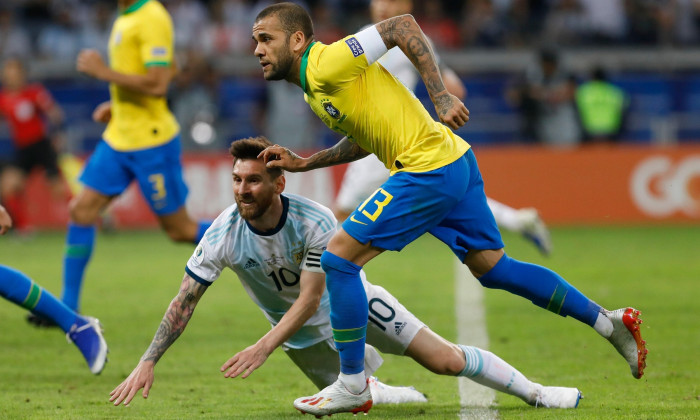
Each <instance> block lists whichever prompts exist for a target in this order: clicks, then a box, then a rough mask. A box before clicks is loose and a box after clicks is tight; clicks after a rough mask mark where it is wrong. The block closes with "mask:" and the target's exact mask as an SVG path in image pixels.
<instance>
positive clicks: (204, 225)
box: [194, 220, 211, 244]
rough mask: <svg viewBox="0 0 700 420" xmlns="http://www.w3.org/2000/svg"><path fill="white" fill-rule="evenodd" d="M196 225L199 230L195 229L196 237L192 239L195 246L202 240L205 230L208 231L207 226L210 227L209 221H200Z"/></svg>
mask: <svg viewBox="0 0 700 420" xmlns="http://www.w3.org/2000/svg"><path fill="white" fill-rule="evenodd" d="M197 225H198V226H199V228H198V229H197V236H196V237H195V238H194V243H195V244H198V243H199V241H201V240H202V238H203V237H204V234H205V233H206V232H207V229H209V226H211V221H204V220H200V221H199V222H198V223H197Z"/></svg>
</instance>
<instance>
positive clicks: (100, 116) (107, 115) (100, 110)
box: [92, 101, 112, 124]
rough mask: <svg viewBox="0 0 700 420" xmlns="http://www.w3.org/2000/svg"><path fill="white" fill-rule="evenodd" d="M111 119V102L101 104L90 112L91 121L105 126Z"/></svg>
mask: <svg viewBox="0 0 700 420" xmlns="http://www.w3.org/2000/svg"><path fill="white" fill-rule="evenodd" d="M111 119H112V102H110V101H107V102H102V103H101V104H99V105H97V108H95V110H94V111H92V120H93V121H95V122H99V123H105V124H107V123H108V122H109V120H111Z"/></svg>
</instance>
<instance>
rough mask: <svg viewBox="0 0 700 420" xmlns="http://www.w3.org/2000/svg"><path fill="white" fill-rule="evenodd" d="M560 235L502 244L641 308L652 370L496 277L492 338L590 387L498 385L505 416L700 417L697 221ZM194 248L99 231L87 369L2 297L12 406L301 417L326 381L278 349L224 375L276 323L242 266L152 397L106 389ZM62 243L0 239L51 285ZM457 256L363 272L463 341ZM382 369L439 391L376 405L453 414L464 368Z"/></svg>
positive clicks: (20, 409) (104, 414)
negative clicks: (524, 394)
mask: <svg viewBox="0 0 700 420" xmlns="http://www.w3.org/2000/svg"><path fill="white" fill-rule="evenodd" d="M553 239H554V244H555V252H554V254H553V255H552V257H551V258H543V257H540V256H539V255H538V254H537V252H536V250H535V249H534V248H532V247H531V246H530V245H529V244H528V243H526V242H525V241H524V240H523V239H521V238H520V237H517V236H515V235H505V241H506V244H507V245H508V246H507V248H506V250H507V251H508V253H509V254H510V255H511V256H513V257H515V258H518V259H521V260H526V261H531V262H535V263H541V264H545V265H547V266H548V267H550V268H552V269H554V270H555V271H557V272H559V273H560V274H562V275H563V276H564V277H565V278H566V279H567V280H569V281H570V282H571V283H573V284H574V285H576V286H577V287H578V288H579V289H580V290H582V291H583V292H584V293H586V294H587V295H588V296H590V297H592V298H593V299H595V300H596V301H597V302H598V303H600V304H601V305H603V306H605V307H608V308H610V309H615V308H617V307H622V306H626V305H634V306H636V307H638V308H639V309H641V310H642V317H643V319H644V324H642V331H643V335H644V338H645V339H646V340H647V342H648V344H649V351H650V353H649V358H648V367H647V371H646V374H645V376H644V378H643V379H642V380H635V379H633V378H632V376H631V375H630V373H629V369H628V368H627V366H626V363H625V362H624V361H623V360H622V358H621V357H620V356H618V355H617V353H616V352H615V350H614V349H613V348H612V346H610V345H609V344H608V343H607V342H606V341H605V340H603V339H601V338H600V337H598V335H597V334H596V333H595V332H594V331H593V330H592V329H590V328H588V327H586V326H584V325H581V324H580V323H578V322H577V321H575V320H573V319H568V318H561V317H558V316H555V315H553V314H550V313H548V312H546V311H544V310H542V309H539V308H537V307H535V306H534V305H532V304H531V303H529V302H527V301H525V300H523V299H521V298H518V297H515V296H512V295H510V294H508V293H506V292H503V291H494V290H486V291H485V294H486V308H487V322H488V331H489V336H490V337H489V338H490V349H491V350H492V351H494V352H495V353H496V354H498V355H500V356H501V357H503V358H504V359H506V360H507V361H509V362H510V363H511V364H513V365H514V366H516V367H517V368H519V369H520V370H521V371H522V372H523V373H525V374H526V375H527V376H528V377H529V378H530V379H532V380H535V381H538V382H540V383H543V384H549V385H560V386H576V387H578V388H580V389H581V390H582V391H583V394H584V396H585V398H584V399H583V400H582V401H581V404H580V405H579V408H578V409H576V410H567V411H562V410H546V409H535V408H532V407H529V406H527V405H526V404H524V403H522V402H521V401H520V400H518V399H517V398H514V397H511V396H507V395H499V396H498V399H497V403H498V406H497V407H496V409H497V410H498V413H499V416H500V418H502V419H542V418H551V419H555V418H556V419H561V418H576V419H692V418H700V386H699V385H698V382H699V380H700V361H699V359H700V309H699V308H700V304H698V302H699V301H700V286H699V282H700V227H697V226H690V227H644V228H641V227H640V228H632V227H624V228H623V227H605V228H558V229H555V230H554V231H553ZM192 248H193V247H190V246H187V245H175V244H172V243H170V242H169V241H168V240H167V239H166V238H165V236H164V235H163V234H162V233H160V232H119V233H117V234H113V235H106V234H99V235H98V240H97V246H96V249H95V253H94V256H93V261H92V263H91V265H90V267H89V269H88V278H87V280H86V282H85V285H84V293H83V308H82V310H83V312H84V313H86V314H89V315H94V316H96V317H98V318H100V320H101V321H102V323H103V325H104V327H105V337H106V339H107V341H108V343H109V346H110V354H109V358H110V360H109V363H108V364H107V367H106V368H105V370H104V372H103V373H102V374H101V375H100V376H93V375H91V374H90V372H89V371H88V369H87V367H86V366H85V364H84V361H83V360H82V358H81V357H80V355H79V353H78V351H77V350H76V349H75V348H74V346H73V345H71V344H67V343H66V342H65V339H64V338H63V337H62V335H61V334H60V333H59V332H58V331H56V330H39V329H35V328H32V327H30V326H29V325H27V324H26V322H25V321H24V316H25V311H24V310H22V309H21V308H18V307H16V306H15V305H12V304H10V303H8V302H3V301H0V418H3V419H4V418H8V419H16V418H17V419H48V418H56V419H109V418H119V419H130V418H135V419H136V418H138V419H142V418H148V419H190V418H234V419H286V418H289V419H301V418H302V417H300V416H301V415H300V414H299V413H298V412H296V411H295V410H294V409H293V408H292V405H291V402H292V400H293V399H294V398H296V397H298V396H301V395H305V394H307V395H308V394H310V393H313V392H315V389H314V387H313V385H312V384H311V382H310V381H308V380H307V379H306V378H305V377H304V376H303V374H301V372H299V371H298V370H297V369H296V368H295V367H294V366H293V364H292V363H291V362H290V361H289V360H287V358H286V356H284V354H283V353H282V352H281V351H279V350H278V351H276V352H274V353H273V354H272V355H271V357H270V358H269V359H268V361H267V363H266V364H265V365H264V366H263V367H262V368H260V369H259V370H258V371H256V372H255V373H254V374H253V375H252V376H251V377H249V378H247V379H245V380H241V379H233V380H231V379H224V378H223V376H222V375H221V373H219V367H220V366H221V364H222V363H223V362H224V361H225V360H226V359H228V358H229V357H230V356H232V355H233V354H234V353H236V352H237V351H239V350H241V349H243V348H245V347H246V346H248V345H250V344H252V343H254V342H255V341H256V340H257V339H258V338H259V337H260V336H261V335H262V334H263V333H264V332H265V331H266V330H267V329H268V328H269V325H268V324H267V322H266V321H265V319H264V317H263V316H262V314H261V313H260V311H259V310H258V309H257V307H255V306H254V305H253V303H252V302H251V301H250V300H249V299H248V297H247V296H246V295H245V293H244V291H243V289H242V287H241V286H240V284H239V283H238V281H237V279H236V278H235V276H234V275H233V273H231V272H230V271H229V272H225V273H224V275H223V276H222V278H221V279H220V280H219V281H218V282H217V283H215V284H214V285H213V286H212V287H211V288H210V290H209V291H208V292H207V293H206V294H205V295H204V297H203V299H202V301H201V302H200V304H199V307H198V308H197V310H196V311H195V315H194V317H193V318H192V321H191V322H190V325H189V326H188V328H187V330H186V331H185V333H184V334H183V336H182V337H181V338H180V339H179V340H178V341H177V342H176V343H175V344H174V345H173V346H172V347H171V349H170V350H169V351H168V352H167V353H166V355H165V356H164V357H163V359H162V360H161V361H160V363H159V364H158V365H157V367H156V380H155V384H154V387H153V389H152V390H151V395H150V397H149V398H148V400H144V399H142V398H141V397H140V396H137V397H136V398H135V400H134V401H133V402H132V404H131V406H130V407H114V406H112V405H111V404H110V403H109V402H108V398H109V392H110V391H111V390H112V389H113V388H114V387H115V386H116V385H117V384H119V383H120V382H121V381H122V380H123V379H124V378H125V377H126V376H127V375H128V374H129V372H131V369H132V368H133V367H134V366H135V365H136V363H137V361H138V359H139V357H140V356H141V354H142V353H143V351H144V350H145V349H146V347H147V345H148V344H149V343H150V340H151V338H152V336H153V334H154V332H155V330H156V328H157V326H158V324H159V322H160V319H161V317H162V315H163V313H164V311H165V309H166V307H167V306H168V303H169V302H170V300H171V299H172V298H173V296H174V295H175V294H176V293H177V291H178V287H179V284H180V281H181V279H182V275H183V268H184V264H185V262H186V261H187V259H188V258H189V255H190V253H191V252H192ZM62 252H63V235H62V234H59V233H54V234H41V235H38V236H37V237H35V238H34V239H32V240H27V241H18V240H16V239H13V238H10V237H8V238H0V263H1V264H7V265H11V266H13V267H16V268H18V269H20V270H23V271H24V272H26V273H27V274H29V275H30V276H31V277H32V278H34V279H35V280H36V281H37V282H38V283H39V284H41V285H42V286H44V287H46V288H47V289H48V290H49V291H51V292H53V293H54V294H58V293H60V290H61V280H60V278H61V275H60V273H61V258H62ZM453 258H454V257H453V256H452V255H451V254H450V252H449V251H448V250H447V248H445V247H444V246H442V245H441V244H440V243H439V242H437V241H436V240H434V239H432V238H423V239H421V240H419V241H418V242H417V243H415V244H412V245H411V246H409V247H408V248H407V249H406V250H405V251H404V252H401V253H393V252H392V253H386V254H385V255H382V256H381V257H379V258H378V259H376V260H375V261H373V262H371V263H370V264H369V265H368V266H367V272H368V275H369V279H370V281H373V282H375V283H378V284H381V285H383V286H384V287H386V288H387V289H388V290H389V291H391V292H392V293H393V294H394V295H395V296H397V297H398V298H399V300H401V301H402V302H403V303H404V304H405V305H406V306H407V307H408V308H409V309H411V310H412V311H413V312H414V313H415V314H416V315H418V316H419V317H420V318H421V319H423V320H424V321H425V322H426V323H427V324H428V325H430V326H431V327H432V328H433V329H434V330H435V331H437V332H438V333H440V334H442V335H443V336H445V337H446V338H448V339H451V340H454V339H455V336H456V319H455V310H454V301H455V299H454V279H453V275H452V269H453ZM465 344H468V343H465ZM377 375H378V376H379V377H380V379H381V380H383V381H385V382H387V383H390V384H394V385H409V384H411V385H414V386H416V387H417V388H418V389H420V390H421V391H423V392H425V393H426V394H427V395H428V397H429V399H430V402H429V403H428V404H412V405H405V406H377V407H375V408H373V409H372V411H370V414H369V415H370V416H371V417H370V418H377V419H407V418H419V419H450V418H452V419H454V418H457V416H458V413H459V410H460V406H459V396H458V389H457V380H456V379H455V378H450V377H440V376H436V375H432V374H430V373H429V372H428V371H426V370H424V369H422V368H421V367H419V366H418V365H417V364H415V363H414V362H413V361H411V360H409V359H406V358H400V357H395V356H385V363H384V366H382V368H381V369H380V370H379V371H378V372H377ZM303 418H311V417H303ZM333 418H336V416H334V417H333ZM339 418H350V415H349V414H346V415H339Z"/></svg>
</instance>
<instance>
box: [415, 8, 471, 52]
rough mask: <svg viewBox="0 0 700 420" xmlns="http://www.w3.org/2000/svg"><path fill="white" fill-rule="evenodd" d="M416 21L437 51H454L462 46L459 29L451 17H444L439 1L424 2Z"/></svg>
mask: <svg viewBox="0 0 700 420" xmlns="http://www.w3.org/2000/svg"><path fill="white" fill-rule="evenodd" d="M421 6H422V8H421V10H420V11H419V13H417V14H416V16H417V17H416V20H418V22H419V23H420V27H421V29H422V30H423V32H425V34H426V35H428V36H429V37H430V39H432V41H433V43H434V44H435V46H436V47H437V48H438V49H455V48H459V47H460V46H461V45H462V40H461V36H460V31H459V27H458V26H457V23H456V22H455V21H454V20H453V18H452V17H449V16H446V15H445V13H444V12H443V10H442V3H441V2H439V1H426V2H424V3H423V4H422V5H421Z"/></svg>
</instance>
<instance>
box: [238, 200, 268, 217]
mask: <svg viewBox="0 0 700 420" xmlns="http://www.w3.org/2000/svg"><path fill="white" fill-rule="evenodd" d="M251 197H252V198H253V202H252V203H251V202H250V201H249V200H250V198H251ZM235 199H236V204H237V205H238V212H239V214H240V215H241V217H242V218H243V219H244V220H248V221H251V220H255V219H257V218H259V217H261V216H262V215H263V214H265V212H266V211H267V209H269V208H270V205H271V204H272V196H269V197H265V196H263V197H259V198H257V199H256V198H254V197H253V196H252V195H251V194H244V195H240V196H239V195H237V196H235ZM245 204H248V205H245ZM250 204H254V205H252V206H251V205H250Z"/></svg>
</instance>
